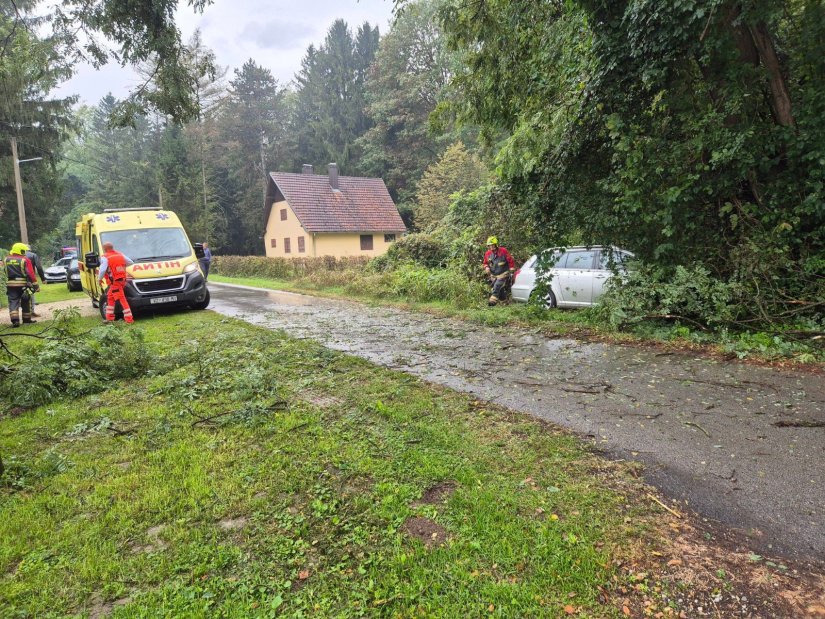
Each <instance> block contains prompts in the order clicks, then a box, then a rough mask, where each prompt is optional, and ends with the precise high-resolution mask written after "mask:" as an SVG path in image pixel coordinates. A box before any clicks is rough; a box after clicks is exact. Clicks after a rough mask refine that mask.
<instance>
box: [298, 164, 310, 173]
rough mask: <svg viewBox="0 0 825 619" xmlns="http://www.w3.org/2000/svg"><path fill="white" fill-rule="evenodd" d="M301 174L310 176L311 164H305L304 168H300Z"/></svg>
mask: <svg viewBox="0 0 825 619" xmlns="http://www.w3.org/2000/svg"><path fill="white" fill-rule="evenodd" d="M301 174H312V164H311V163H305V164H304V166H303V167H302V168H301Z"/></svg>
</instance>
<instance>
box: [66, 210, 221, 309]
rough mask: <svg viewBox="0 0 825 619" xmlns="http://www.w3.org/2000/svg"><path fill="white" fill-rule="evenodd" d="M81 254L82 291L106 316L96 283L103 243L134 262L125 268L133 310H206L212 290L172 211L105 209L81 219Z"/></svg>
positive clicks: (78, 230) (102, 293) (200, 253)
mask: <svg viewBox="0 0 825 619" xmlns="http://www.w3.org/2000/svg"><path fill="white" fill-rule="evenodd" d="M75 234H76V236H77V247H78V250H79V252H80V259H79V260H78V267H79V269H80V281H81V285H82V286H83V290H84V291H85V292H86V294H88V295H89V297H91V299H92V304H93V305H94V306H95V307H99V308H100V312H101V314H104V313H105V307H106V294H105V289H102V288H101V286H100V284H99V283H98V281H97V275H98V267H99V266H100V257H101V253H102V250H101V248H102V247H103V243H106V242H110V243H112V245H113V246H114V248H115V250H117V251H119V252H120V253H122V254H123V255H124V256H127V257H129V258H131V259H132V260H133V261H134V264H133V265H131V266H129V267H127V269H126V271H127V276H128V281H127V284H126V289H125V291H126V298H127V299H128V301H129V306H130V307H131V308H132V311H133V312H134V311H141V310H144V311H146V310H153V309H161V308H170V307H190V308H193V309H204V308H206V306H207V305H209V290H207V288H206V283H205V281H204V278H203V273H202V272H201V270H200V265H199V263H198V258H199V257H201V256H203V248H202V247H201V246H200V245H199V244H198V245H195V246H194V247H193V246H192V243H190V242H189V237H188V236H187V235H186V231H185V230H184V229H183V226H182V225H181V223H180V220H179V219H178V216H177V215H176V214H175V213H173V212H172V211H167V210H163V209H149V208H147V209H107V210H105V211H103V213H99V214H95V213H89V214H88V215H83V217H81V219H80V221H79V222H77V225H76V226H75Z"/></svg>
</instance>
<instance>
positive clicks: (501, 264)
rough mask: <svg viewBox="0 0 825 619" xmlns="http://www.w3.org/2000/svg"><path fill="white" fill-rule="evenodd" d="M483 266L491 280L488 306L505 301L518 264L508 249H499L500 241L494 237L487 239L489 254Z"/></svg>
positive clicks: (485, 257) (486, 255)
mask: <svg viewBox="0 0 825 619" xmlns="http://www.w3.org/2000/svg"><path fill="white" fill-rule="evenodd" d="M481 265H482V266H483V267H484V272H485V273H486V274H487V277H489V278H490V285H491V289H490V299H489V301H488V303H487V305H497V304H498V303H500V302H501V301H505V300H506V299H507V295H508V293H509V292H510V280H511V278H512V277H513V273H514V272H515V270H516V263H515V262H514V261H513V257H512V256H511V255H510V252H509V251H507V248H506V247H499V244H498V239H497V238H496V237H494V236H491V237H490V238H488V239H487V252H486V253H485V254H484V261H483V262H482V263H481Z"/></svg>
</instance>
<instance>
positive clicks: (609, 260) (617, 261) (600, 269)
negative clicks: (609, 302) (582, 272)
mask: <svg viewBox="0 0 825 619" xmlns="http://www.w3.org/2000/svg"><path fill="white" fill-rule="evenodd" d="M630 256H631V255H630V254H628V253H627V252H624V251H620V250H618V249H614V250H613V255H612V256H611V255H610V252H609V251H608V250H607V249H602V250H601V251H599V256H598V262H597V263H596V265H597V268H596V270H595V271H593V303H596V302H598V300H599V297H601V296H602V294H603V293H604V286H605V284H606V283H607V280H609V279H610V278H611V277H613V275H614V271H615V270H618V271H619V272H622V271H623V270H624V268H625V267H624V264H625V263H626V262H627V261H628V259H629V258H630Z"/></svg>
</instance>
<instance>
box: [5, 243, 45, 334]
mask: <svg viewBox="0 0 825 619" xmlns="http://www.w3.org/2000/svg"><path fill="white" fill-rule="evenodd" d="M29 249H30V248H29V246H28V245H26V244H25V243H15V244H14V245H12V247H11V253H10V254H9V255H8V256H6V257H5V258H4V259H3V269H4V270H5V271H6V296H7V297H8V300H9V318H11V326H12V327H19V326H20V310H21V309H22V312H23V322H24V323H28V322H37V321H35V320H32V297H31V294H32V291H34V292H37V291H38V290H39V289H40V287H39V286H38V285H37V277H36V276H35V274H34V267H33V266H32V263H31V260H29V259H28V258H27V257H26V252H27V251H29Z"/></svg>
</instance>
